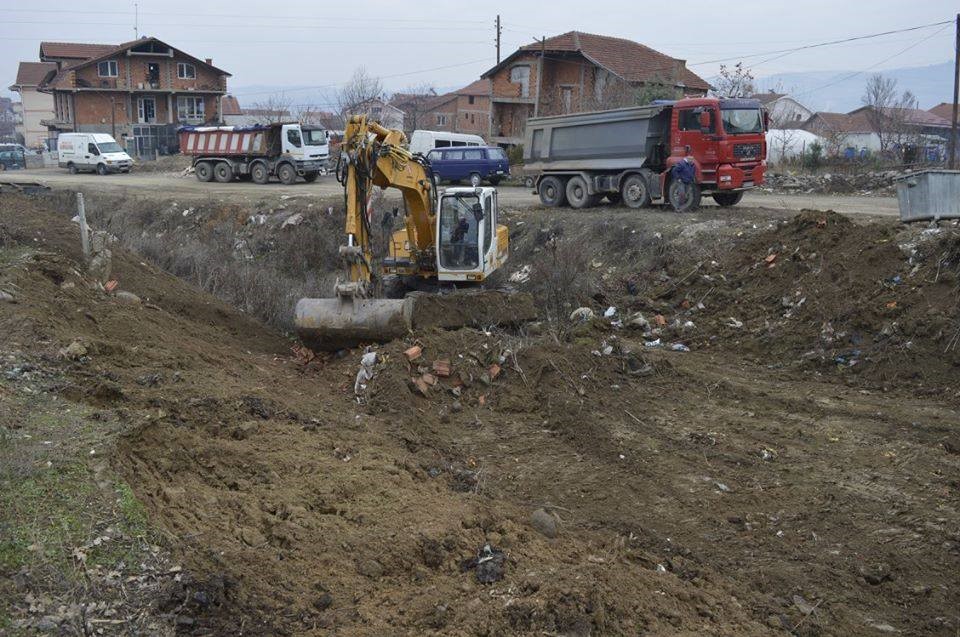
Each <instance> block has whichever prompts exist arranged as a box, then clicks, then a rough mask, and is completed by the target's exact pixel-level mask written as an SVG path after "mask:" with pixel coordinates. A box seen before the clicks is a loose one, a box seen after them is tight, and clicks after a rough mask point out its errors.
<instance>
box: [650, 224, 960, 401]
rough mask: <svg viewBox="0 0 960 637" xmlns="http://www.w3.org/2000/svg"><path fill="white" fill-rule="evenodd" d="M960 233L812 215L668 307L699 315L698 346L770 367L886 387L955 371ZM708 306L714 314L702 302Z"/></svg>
mask: <svg viewBox="0 0 960 637" xmlns="http://www.w3.org/2000/svg"><path fill="white" fill-rule="evenodd" d="M958 237H960V233H958V231H957V229H956V228H949V229H948V228H944V229H943V230H942V231H941V230H937V231H935V232H930V231H922V230H920V229H916V228H908V229H906V230H900V229H898V228H896V227H895V226H893V225H892V224H876V223H867V224H854V223H852V222H851V221H850V220H849V219H847V218H846V217H844V216H842V215H839V214H836V213H834V212H831V211H828V212H819V211H804V212H802V213H801V214H799V215H797V216H796V217H795V218H794V219H792V220H791V221H789V222H787V223H784V224H781V225H780V226H779V227H777V228H775V229H773V230H770V231H767V232H763V233H760V234H759V235H757V236H754V237H752V238H749V239H747V240H745V241H743V242H742V243H741V244H740V245H739V246H738V247H737V249H736V250H735V251H733V252H732V253H731V254H730V255H728V257H727V258H726V259H725V260H723V261H721V262H719V263H716V264H715V265H714V266H712V267H710V266H707V267H704V268H703V269H702V270H701V271H700V272H699V276H697V277H694V278H693V279H692V280H691V281H690V283H689V284H687V285H684V286H678V289H677V290H676V291H674V292H672V293H670V294H668V295H665V299H666V300H668V301H670V302H671V303H672V304H674V306H675V307H676V308H677V309H680V310H681V311H683V307H686V308H691V309H690V310H689V312H684V313H686V314H689V317H690V319H691V320H693V321H694V322H695V324H696V325H697V327H698V328H699V331H698V332H697V336H696V337H695V338H694V343H695V344H696V345H697V346H699V347H704V348H710V347H716V348H722V349H726V350H735V351H740V352H743V353H746V354H748V355H750V356H753V357H756V358H757V359H758V361H760V362H763V363H764V364H768V365H778V366H788V367H795V366H800V367H811V366H812V367H813V368H814V369H816V370H818V371H821V372H825V373H834V372H838V373H841V374H843V375H847V376H856V377H861V378H863V379H865V380H869V381H870V382H873V383H880V384H884V385H890V384H895V383H898V382H910V383H911V384H915V385H930V384H931V383H936V382H938V381H940V380H945V379H947V378H949V377H951V375H952V374H954V373H955V371H954V370H955V368H956V366H957V365H958V364H960V353H958V351H957V349H956V346H955V344H954V345H953V346H951V343H952V341H951V339H953V337H954V335H955V334H956V333H957V329H958V327H960V323H958V307H957V299H958V286H957V272H958V268H960V260H958V259H957V255H956V253H955V252H951V250H952V248H951V246H954V245H956V241H957V239H958ZM704 298H705V299H706V300H705V302H704V305H705V307H704V309H703V310H700V311H698V310H697V308H696V304H697V303H698V301H699V300H700V299H704Z"/></svg>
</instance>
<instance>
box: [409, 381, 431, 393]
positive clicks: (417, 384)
mask: <svg viewBox="0 0 960 637" xmlns="http://www.w3.org/2000/svg"><path fill="white" fill-rule="evenodd" d="M410 384H411V385H410V390H411V391H414V392H418V393H420V394H421V395H422V396H424V397H426V396H428V395H429V394H430V386H429V385H427V383H426V382H424V380H423V379H422V378H419V377H418V378H411V379H410Z"/></svg>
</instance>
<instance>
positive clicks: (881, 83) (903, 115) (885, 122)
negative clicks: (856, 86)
mask: <svg viewBox="0 0 960 637" xmlns="http://www.w3.org/2000/svg"><path fill="white" fill-rule="evenodd" d="M861 101H862V102H863V105H864V106H866V107H867V109H866V111H865V114H866V117H867V121H868V122H869V123H870V128H871V129H872V130H873V132H874V133H876V135H877V137H878V139H879V141H880V152H881V153H887V152H889V151H891V150H893V149H894V148H895V147H896V148H899V149H901V150H902V148H903V146H904V145H905V144H907V143H911V142H913V141H915V137H916V135H917V131H916V129H915V127H914V126H912V125H911V123H910V121H909V120H910V117H909V116H910V111H912V110H914V109H916V108H917V98H916V97H914V95H913V93H911V92H910V91H904V92H903V93H902V94H900V95H897V81H896V80H895V79H893V78H889V77H883V76H882V75H881V74H879V73H877V74H874V75H871V76H870V79H868V80H867V86H866V88H865V90H864V92H863V97H862V98H861Z"/></svg>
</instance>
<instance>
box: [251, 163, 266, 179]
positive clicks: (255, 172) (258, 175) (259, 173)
mask: <svg viewBox="0 0 960 637" xmlns="http://www.w3.org/2000/svg"><path fill="white" fill-rule="evenodd" d="M250 177H251V178H252V179H253V181H254V183H258V184H265V183H267V182H268V181H270V171H269V170H267V165H266V164H264V163H263V162H257V163H256V164H254V165H253V168H251V169H250Z"/></svg>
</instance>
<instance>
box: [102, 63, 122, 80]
mask: <svg viewBox="0 0 960 637" xmlns="http://www.w3.org/2000/svg"><path fill="white" fill-rule="evenodd" d="M97 75H99V76H100V77H117V75H119V72H118V70H117V61H116V60H107V61H106V62H100V63H98V64H97Z"/></svg>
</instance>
